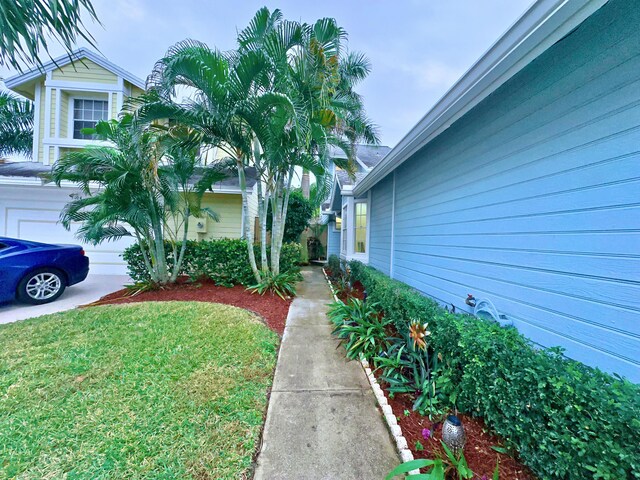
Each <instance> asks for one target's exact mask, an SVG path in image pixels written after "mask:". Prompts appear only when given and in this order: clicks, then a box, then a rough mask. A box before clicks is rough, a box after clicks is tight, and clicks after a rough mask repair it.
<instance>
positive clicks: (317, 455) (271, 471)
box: [254, 267, 400, 480]
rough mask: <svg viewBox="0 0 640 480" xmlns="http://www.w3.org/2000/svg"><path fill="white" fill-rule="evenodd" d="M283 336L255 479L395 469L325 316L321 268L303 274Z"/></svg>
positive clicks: (342, 476)
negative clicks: (302, 280)
mask: <svg viewBox="0 0 640 480" xmlns="http://www.w3.org/2000/svg"><path fill="white" fill-rule="evenodd" d="M302 274H303V276H304V282H302V283H301V284H299V285H298V296H297V297H296V299H295V300H294V301H293V304H292V305H291V309H290V310H289V316H288V317H287V324H286V327H285V331H284V337H283V340H282V346H281V347H280V356H279V358H278V365H277V367H276V373H275V378H274V382H273V389H272V391H271V401H270V403H269V409H268V411H267V421H266V424H265V429H264V435H263V443H262V449H261V451H260V454H259V456H258V462H257V463H258V464H257V468H256V473H255V477H254V478H255V480H276V479H291V480H305V479H308V480H320V479H337V480H348V479H354V480H355V479H358V480H380V479H383V478H384V477H385V475H386V474H387V473H389V471H390V470H391V469H392V468H394V467H396V466H397V465H398V464H399V463H400V459H399V457H398V455H397V453H396V450H395V446H394V443H393V441H392V439H391V436H390V434H389V432H388V430H387V428H386V426H385V424H384V420H383V418H382V416H381V414H380V412H379V410H378V408H377V406H376V400H375V397H374V395H373V392H372V391H371V387H370V386H369V383H368V381H367V377H366V375H365V373H364V371H363V370H362V367H361V366H360V364H359V363H358V362H355V361H347V360H346V358H345V355H344V349H343V347H340V348H337V347H338V342H337V340H335V339H334V338H333V337H332V336H331V325H330V323H329V321H328V319H327V317H326V311H327V304H328V303H330V302H331V301H332V297H331V293H330V291H329V287H328V286H327V284H326V282H325V279H324V276H323V274H322V270H321V269H320V268H317V267H308V268H305V269H303V271H302Z"/></svg>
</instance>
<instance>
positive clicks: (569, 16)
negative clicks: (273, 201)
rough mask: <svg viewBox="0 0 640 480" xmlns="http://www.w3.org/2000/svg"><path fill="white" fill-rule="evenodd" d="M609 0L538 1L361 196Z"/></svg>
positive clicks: (368, 180) (364, 184)
mask: <svg viewBox="0 0 640 480" xmlns="http://www.w3.org/2000/svg"><path fill="white" fill-rule="evenodd" d="M607 1H608V0H538V1H536V2H535V3H534V4H533V5H532V6H531V7H529V9H528V10H527V11H526V12H525V13H524V15H522V17H520V18H519V19H518V20H517V21H516V22H515V23H514V24H513V25H512V26H511V28H509V30H507V32H506V33H505V34H504V35H503V36H502V37H500V38H499V39H498V40H497V41H496V42H495V43H494V44H493V45H492V46H491V47H490V48H489V50H487V52H486V53H485V54H484V55H483V56H482V57H481V58H480V59H479V60H478V61H477V62H476V63H474V64H473V66H472V67H471V68H470V69H469V70H467V72H466V73H465V74H464V75H463V76H462V77H461V78H460V79H459V80H458V81H457V82H456V83H455V84H454V85H453V87H451V88H450V89H449V91H447V93H445V94H444V96H443V97H442V98H441V99H440V100H438V102H437V103H436V104H435V105H434V106H433V108H432V109H431V110H429V112H427V114H426V115H425V116H424V117H423V118H422V119H421V120H420V121H419V122H418V123H417V124H416V125H415V126H414V127H413V128H412V129H411V130H410V131H409V133H408V134H407V135H405V136H404V138H403V139H402V140H400V142H398V144H397V145H396V146H395V147H394V148H393V149H392V150H391V151H390V152H389V153H388V154H387V155H386V156H385V157H384V158H383V159H382V161H381V162H380V163H378V165H376V166H375V167H374V168H373V169H372V170H371V171H370V172H369V173H368V174H367V175H366V176H365V177H364V178H363V179H362V180H360V182H358V184H357V185H356V187H355V189H354V193H355V195H361V194H363V193H364V192H366V191H367V190H369V189H370V188H371V187H373V186H374V185H375V184H376V183H378V182H379V181H380V180H382V179H383V178H384V177H385V176H387V175H388V174H389V173H390V172H391V171H393V170H394V169H395V168H397V167H398V166H399V165H401V164H402V163H403V162H404V161H405V160H407V159H408V158H409V157H411V155H413V154H414V153H416V152H417V151H418V150H420V149H421V148H422V147H424V146H425V145H426V144H427V143H429V142H430V141H431V140H432V139H434V138H435V137H437V136H438V135H440V134H441V133H442V132H443V131H445V130H446V129H447V128H449V127H450V126H451V125H452V124H453V122H455V121H456V120H458V119H459V118H460V117H462V116H463V115H464V114H465V113H467V112H468V111H469V110H471V109H472V108H473V107H475V106H476V105H478V103H480V102H481V101H482V100H484V99H485V98H487V97H488V96H489V95H490V94H491V93H493V92H494V91H495V90H497V89H498V88H499V87H500V86H501V85H503V84H504V83H505V82H506V81H507V80H509V79H510V78H511V77H513V76H514V75H515V74H516V73H518V72H519V71H520V70H522V69H523V68H524V67H525V66H526V65H528V64H529V63H531V62H532V61H533V60H534V59H535V58H537V57H538V56H540V55H541V54H542V53H543V52H544V51H545V50H547V49H548V48H549V47H551V46H552V45H554V44H555V43H556V42H558V41H559V40H561V39H562V38H563V37H564V36H566V35H567V34H569V33H570V32H571V31H572V30H573V29H574V28H576V27H577V26H578V25H580V24H581V23H582V22H583V21H584V20H586V19H587V18H588V17H589V16H591V15H592V14H593V13H594V12H595V11H597V10H598V9H599V8H600V7H602V6H603V5H604V4H605V3H607Z"/></svg>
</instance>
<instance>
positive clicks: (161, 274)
mask: <svg viewBox="0 0 640 480" xmlns="http://www.w3.org/2000/svg"><path fill="white" fill-rule="evenodd" d="M149 207H150V212H149V213H150V217H151V228H152V230H153V237H154V238H153V241H154V250H155V256H156V269H157V272H158V282H159V283H161V284H165V283H167V281H168V280H169V274H168V271H167V254H166V252H165V250H164V236H163V234H162V225H161V223H160V222H161V218H160V217H161V216H160V215H158V211H157V209H158V208H162V207H161V206H158V205H157V204H156V202H155V200H154V198H153V194H152V193H151V192H149Z"/></svg>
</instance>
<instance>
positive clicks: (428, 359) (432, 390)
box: [374, 321, 451, 417]
mask: <svg viewBox="0 0 640 480" xmlns="http://www.w3.org/2000/svg"><path fill="white" fill-rule="evenodd" d="M427 328H428V325H427V324H426V323H425V324H421V323H419V322H417V321H413V322H412V323H411V325H410V327H409V330H408V331H407V332H404V333H403V334H401V335H400V336H399V337H392V338H390V339H388V344H389V347H388V349H387V350H386V351H385V352H383V353H382V354H379V355H378V356H377V357H376V358H375V359H374V363H375V364H376V365H377V367H378V369H379V370H380V371H381V376H380V378H381V379H382V380H383V381H385V382H386V383H387V384H389V392H391V393H410V394H413V395H415V401H414V403H413V410H416V411H418V412H420V413H427V414H428V415H429V416H430V417H433V416H440V415H442V414H444V413H445V411H446V407H447V406H448V404H449V403H450V398H451V397H450V396H449V395H445V391H444V390H446V389H443V388H442V387H443V386H449V385H448V384H449V382H448V381H447V375H446V369H445V368H444V366H443V365H441V362H440V359H441V356H440V355H438V354H436V353H435V352H433V351H432V350H431V349H430V348H429V345H428V337H429V335H430V334H431V332H430V331H429V330H428V329H427Z"/></svg>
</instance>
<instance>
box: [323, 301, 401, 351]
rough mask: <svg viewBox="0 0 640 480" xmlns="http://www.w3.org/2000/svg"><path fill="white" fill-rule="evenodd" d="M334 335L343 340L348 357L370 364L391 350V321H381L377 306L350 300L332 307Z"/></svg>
mask: <svg viewBox="0 0 640 480" xmlns="http://www.w3.org/2000/svg"><path fill="white" fill-rule="evenodd" d="M329 319H330V320H331V322H333V324H334V329H333V334H334V335H336V336H337V337H338V338H340V339H342V340H344V343H345V348H346V350H347V357H348V358H350V359H352V360H353V359H357V358H365V359H367V360H371V359H373V358H375V357H376V356H377V355H379V354H380V352H383V351H385V350H386V348H387V347H388V345H389V343H388V339H387V328H388V326H389V324H390V321H389V320H387V319H385V318H384V317H381V316H380V315H379V314H378V312H377V309H376V305H375V304H372V303H370V302H364V301H362V300H359V299H357V298H351V299H349V301H348V302H347V303H344V302H342V301H338V302H335V303H333V304H331V305H330V306H329Z"/></svg>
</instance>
